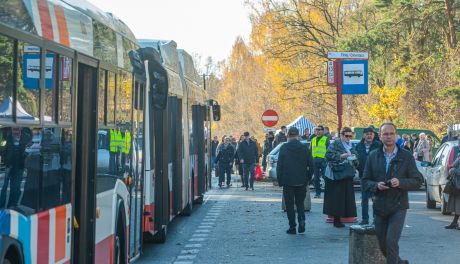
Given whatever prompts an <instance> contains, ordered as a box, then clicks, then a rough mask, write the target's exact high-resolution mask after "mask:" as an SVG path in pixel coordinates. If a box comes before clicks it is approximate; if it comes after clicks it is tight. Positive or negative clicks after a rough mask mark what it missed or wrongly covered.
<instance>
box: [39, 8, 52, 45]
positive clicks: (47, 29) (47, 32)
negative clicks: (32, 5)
mask: <svg viewBox="0 0 460 264" xmlns="http://www.w3.org/2000/svg"><path fill="white" fill-rule="evenodd" d="M37 5H38V12H39V13H40V23H41V25H42V36H43V37H44V38H46V39H49V40H53V41H54V34H53V24H51V15H50V10H49V8H48V1H46V0H37Z"/></svg>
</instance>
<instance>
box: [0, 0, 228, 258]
mask: <svg viewBox="0 0 460 264" xmlns="http://www.w3.org/2000/svg"><path fill="white" fill-rule="evenodd" d="M172 43H173V42H170V43H169V44H168V42H165V43H163V42H162V43H160V42H158V43H157V44H158V45H157V48H152V47H147V46H146V47H144V48H141V47H140V45H139V42H138V41H137V39H136V38H135V36H134V34H133V33H132V32H131V30H130V29H129V28H128V27H127V26H126V25H125V24H124V23H123V22H122V21H121V20H119V19H118V18H116V17H114V16H113V15H111V14H108V13H105V12H103V11H101V10H99V9H98V8H96V7H94V6H93V5H91V4H90V3H88V2H85V1H80V0H65V1H61V0H9V1H3V2H2V5H1V6H0V188H1V192H0V263H7V264H22V263H27V264H29V263H128V262H132V261H133V260H135V259H136V258H137V257H138V256H139V255H140V253H141V248H142V244H143V241H144V237H145V238H147V239H149V240H150V239H157V240H159V241H164V240H165V238H166V231H167V226H168V223H169V222H170V221H171V219H172V218H173V217H174V216H176V215H178V214H181V213H183V214H190V213H191V211H192V210H191V209H192V204H193V202H200V201H202V197H203V194H204V192H205V191H206V188H207V185H206V182H207V180H208V179H209V178H208V177H209V173H208V170H209V169H208V168H207V167H206V155H207V154H206V152H207V151H208V150H210V148H207V147H206V146H207V144H208V143H209V135H207V134H208V133H210V132H209V131H210V122H211V119H212V111H211V108H212V106H211V104H209V103H207V101H208V99H207V94H206V92H205V91H204V90H203V89H202V88H201V86H200V84H199V81H198V80H199V78H198V76H197V75H196V76H190V74H185V73H183V72H184V71H190V70H184V69H186V68H187V67H190V66H187V65H190V61H189V60H190V58H189V57H187V56H185V57H187V58H186V59H185V60H187V62H184V63H183V64H182V67H181V63H180V62H179V61H180V59H179V57H181V56H182V55H180V54H181V52H177V50H176V49H175V45H171V44H172ZM168 45H169V46H174V48H172V47H169V48H168ZM163 47H164V50H165V51H163ZM166 49H168V52H169V53H170V54H169V55H171V56H175V57H176V58H173V59H169V58H167V57H166V56H168V53H166ZM184 54H186V53H184ZM182 57H184V56H182ZM170 62H171V63H176V64H177V65H179V67H177V66H174V67H171V66H170V64H169V63H170ZM174 73H176V74H174ZM189 83H194V84H196V85H195V86H194V87H193V88H188V87H191V86H192V84H189ZM188 89H189V90H188ZM216 116H220V113H216ZM205 131H206V132H205Z"/></svg>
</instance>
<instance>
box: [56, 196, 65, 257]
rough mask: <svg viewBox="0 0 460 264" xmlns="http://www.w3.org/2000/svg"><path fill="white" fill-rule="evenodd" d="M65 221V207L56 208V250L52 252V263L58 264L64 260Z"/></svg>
mask: <svg viewBox="0 0 460 264" xmlns="http://www.w3.org/2000/svg"><path fill="white" fill-rule="evenodd" d="M66 220H67V208H66V206H65V205H63V206H60V207H58V208H56V238H55V245H56V247H55V248H56V250H55V251H54V261H55V262H59V261H61V260H62V259H64V258H65V246H66V242H65V240H66V236H67V234H66Z"/></svg>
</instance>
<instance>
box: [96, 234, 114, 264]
mask: <svg viewBox="0 0 460 264" xmlns="http://www.w3.org/2000/svg"><path fill="white" fill-rule="evenodd" d="M94 259H95V263H98V264H99V263H101V264H103V263H107V264H112V263H113V260H112V259H113V234H112V235H110V236H108V237H106V238H105V239H103V240H102V241H101V242H99V243H97V244H96V256H95V258H94Z"/></svg>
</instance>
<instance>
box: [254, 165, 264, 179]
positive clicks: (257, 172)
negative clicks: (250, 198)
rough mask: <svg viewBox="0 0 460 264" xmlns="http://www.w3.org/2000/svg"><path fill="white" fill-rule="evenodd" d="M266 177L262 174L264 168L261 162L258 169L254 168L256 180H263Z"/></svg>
mask: <svg viewBox="0 0 460 264" xmlns="http://www.w3.org/2000/svg"><path fill="white" fill-rule="evenodd" d="M263 179H264V176H263V175H262V169H261V168H260V164H259V163H257V166H256V169H255V170H254V180H256V181H261V180H263Z"/></svg>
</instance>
